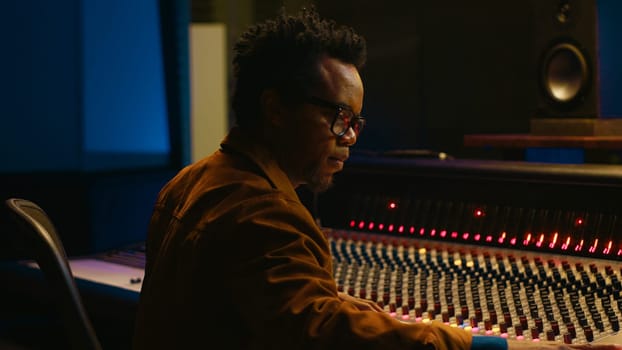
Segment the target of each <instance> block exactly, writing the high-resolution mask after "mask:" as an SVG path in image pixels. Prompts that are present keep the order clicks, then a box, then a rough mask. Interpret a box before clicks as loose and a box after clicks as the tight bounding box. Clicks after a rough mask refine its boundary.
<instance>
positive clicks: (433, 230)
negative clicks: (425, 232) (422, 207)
mask: <svg viewBox="0 0 622 350" xmlns="http://www.w3.org/2000/svg"><path fill="white" fill-rule="evenodd" d="M430 236H432V237H434V236H436V229H435V228H433V229H432V230H430Z"/></svg>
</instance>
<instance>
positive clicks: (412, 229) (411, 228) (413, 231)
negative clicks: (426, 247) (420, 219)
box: [408, 226, 415, 234]
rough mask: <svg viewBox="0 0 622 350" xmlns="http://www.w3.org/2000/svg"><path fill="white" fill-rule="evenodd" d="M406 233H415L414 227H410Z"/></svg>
mask: <svg viewBox="0 0 622 350" xmlns="http://www.w3.org/2000/svg"><path fill="white" fill-rule="evenodd" d="M408 232H410V234H413V233H415V226H410V230H408Z"/></svg>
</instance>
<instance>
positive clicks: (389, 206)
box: [387, 201, 397, 210]
mask: <svg viewBox="0 0 622 350" xmlns="http://www.w3.org/2000/svg"><path fill="white" fill-rule="evenodd" d="M387 208H388V209H389V210H393V209H397V202H394V201H390V202H389V204H387Z"/></svg>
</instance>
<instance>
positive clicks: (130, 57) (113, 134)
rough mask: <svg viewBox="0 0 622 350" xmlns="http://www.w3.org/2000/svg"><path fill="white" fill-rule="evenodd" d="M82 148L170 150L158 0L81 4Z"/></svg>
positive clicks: (97, 150) (102, 0)
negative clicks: (82, 67) (82, 71)
mask: <svg viewBox="0 0 622 350" xmlns="http://www.w3.org/2000/svg"><path fill="white" fill-rule="evenodd" d="M82 13H83V15H82V27H83V35H82V38H81V44H82V47H83V53H84V56H83V62H84V74H83V76H82V83H83V94H84V110H83V111H84V134H83V136H84V150H85V151H86V152H87V157H88V156H89V153H112V154H115V153H139V154H140V153H147V154H149V153H155V154H167V153H168V151H169V144H168V132H167V120H166V113H165V112H166V104H165V93H164V76H163V65H162V53H161V45H160V33H159V30H160V28H159V14H158V11H157V0H132V1H125V0H98V1H84V2H83V4H82Z"/></svg>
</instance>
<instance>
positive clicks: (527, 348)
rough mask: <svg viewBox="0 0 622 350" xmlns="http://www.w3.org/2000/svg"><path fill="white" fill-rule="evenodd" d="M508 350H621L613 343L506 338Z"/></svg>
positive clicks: (620, 347)
mask: <svg viewBox="0 0 622 350" xmlns="http://www.w3.org/2000/svg"><path fill="white" fill-rule="evenodd" d="M508 350H622V345H614V344H564V343H557V342H548V341H543V342H532V341H520V340H508Z"/></svg>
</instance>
